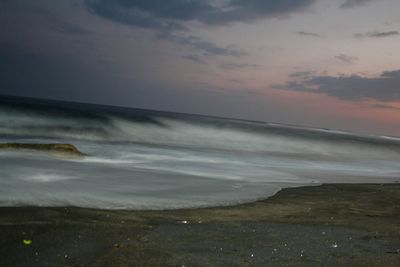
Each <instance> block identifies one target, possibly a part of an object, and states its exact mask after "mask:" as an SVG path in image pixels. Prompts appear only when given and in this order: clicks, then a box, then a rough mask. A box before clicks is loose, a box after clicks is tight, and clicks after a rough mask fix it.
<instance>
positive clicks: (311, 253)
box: [0, 184, 400, 266]
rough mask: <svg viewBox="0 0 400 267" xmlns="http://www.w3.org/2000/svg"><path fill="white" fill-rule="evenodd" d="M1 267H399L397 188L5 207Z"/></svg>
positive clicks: (0, 218) (340, 187) (0, 224)
mask: <svg viewBox="0 0 400 267" xmlns="http://www.w3.org/2000/svg"><path fill="white" fill-rule="evenodd" d="M24 240H25V241H26V242H27V243H29V242H28V241H30V240H31V241H32V243H30V244H24ZM0 266H400V184H385V185H379V184H362V185H349V184H346V185H345V184H334V185H322V186H315V187H299V188H289V189H284V190H282V191H280V192H278V193H277V194H276V195H274V196H273V197H271V198H269V199H266V200H262V201H258V202H255V203H250V204H243V205H237V206H232V207H221V208H203V209H184V210H170V211H110V210H94V209H83V208H72V207H67V208H36V207H17V208H15V207H14V208H0Z"/></svg>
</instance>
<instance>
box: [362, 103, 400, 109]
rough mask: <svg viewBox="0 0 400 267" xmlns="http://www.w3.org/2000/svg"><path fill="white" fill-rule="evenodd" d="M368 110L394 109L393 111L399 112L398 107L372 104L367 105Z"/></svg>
mask: <svg viewBox="0 0 400 267" xmlns="http://www.w3.org/2000/svg"><path fill="white" fill-rule="evenodd" d="M369 107H370V108H376V109H394V110H400V107H396V106H392V105H386V104H372V105H369Z"/></svg>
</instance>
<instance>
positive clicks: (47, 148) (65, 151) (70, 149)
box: [0, 143, 85, 157]
mask: <svg viewBox="0 0 400 267" xmlns="http://www.w3.org/2000/svg"><path fill="white" fill-rule="evenodd" d="M0 149H13V150H37V151H44V152H48V153H55V154H57V155H65V156H80V157H82V156H85V154H83V153H82V152H80V151H79V150H78V149H77V148H76V147H75V146H74V145H71V144H28V143H6V144H0Z"/></svg>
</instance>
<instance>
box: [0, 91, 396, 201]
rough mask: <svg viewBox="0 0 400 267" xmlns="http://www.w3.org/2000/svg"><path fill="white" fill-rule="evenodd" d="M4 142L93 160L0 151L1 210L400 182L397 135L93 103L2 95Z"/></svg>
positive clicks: (251, 196) (0, 136)
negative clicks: (55, 147)
mask: <svg viewBox="0 0 400 267" xmlns="http://www.w3.org/2000/svg"><path fill="white" fill-rule="evenodd" d="M5 142H26V143H72V144H74V145H76V146H77V147H78V148H79V150H81V151H82V152H84V153H86V154H88V156H87V157H85V158H84V159H72V158H60V157H53V156H50V155H47V154H45V153H38V152H29V151H25V152H21V151H18V152H16V151H0V206H20V205H37V206H66V205H72V206H80V207H93V208H121V209H171V208H183V207H200V206H218V205H227V204H235V203H242V202H247V201H253V200H256V199H260V198H266V197H268V196H271V195H273V194H274V193H276V192H277V191H279V190H280V189H281V188H285V187H294V186H302V185H317V184H320V183H337V182H340V183H365V182H373V183H389V182H397V181H399V180H400V178H399V177H400V163H399V162H400V139H397V138H391V137H384V136H366V135H357V134H354V133H347V132H340V131H331V130H327V129H314V128H302V127H295V126H287V125H280V124H269V123H264V122H253V121H243V120H234V119H223V118H215V117H206V116H198V115H187V114H179V113H167V112H159V111H149V110H140V109H128V108H120V107H109V106H99V105H89V104H76V103H67V102H56V101H47V100H34V99H17V98H6V97H2V98H0V143H5Z"/></svg>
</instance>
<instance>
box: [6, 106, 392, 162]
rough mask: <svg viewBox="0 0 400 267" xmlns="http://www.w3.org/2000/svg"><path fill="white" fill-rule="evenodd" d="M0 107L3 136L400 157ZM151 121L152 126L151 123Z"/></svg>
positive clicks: (269, 130) (302, 135) (369, 149)
mask: <svg viewBox="0 0 400 267" xmlns="http://www.w3.org/2000/svg"><path fill="white" fill-rule="evenodd" d="M55 114H56V115H54V112H52V110H48V111H40V112H38V111H36V110H26V109H25V110H24V109H23V108H19V109H18V108H13V109H10V108H7V107H0V136H3V137H4V136H11V137H14V138H15V137H21V138H22V137H24V138H62V139H75V140H88V141H98V142H102V141H105V142H134V143H142V144H149V145H168V146H182V147H195V148H204V149H226V150H234V151H252V152H254V151H258V152H270V153H282V154H288V155H289V154H293V155H296V154H303V155H304V154H310V155H321V156H324V155H330V156H332V155H336V156H343V155H348V156H354V155H358V156H365V155H368V156H371V155H375V156H377V157H382V156H383V157H387V156H388V154H391V155H398V154H399V151H400V149H399V148H400V140H399V139H397V138H388V137H379V136H377V137H371V136H369V137H365V136H357V135H351V134H345V133H344V132H337V131H331V130H326V129H306V128H293V127H284V126H282V125H280V126H277V125H274V126H271V125H265V124H257V123H241V122H234V123H221V121H216V120H215V119H208V120H206V119H204V118H202V119H201V120H200V119H198V118H195V117H192V118H186V117H182V118H169V117H167V116H164V117H163V116H162V114H157V116H154V115H153V116H142V118H141V119H138V116H133V118H130V117H129V116H126V115H124V116H118V115H116V114H112V113H111V114H107V113H106V114H101V115H96V116H93V115H91V114H79V115H77V114H76V113H68V112H63V113H61V112H55ZM149 119H151V120H149Z"/></svg>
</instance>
